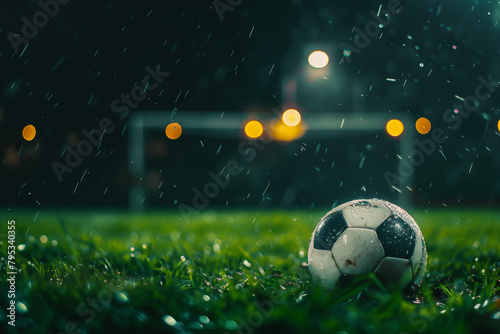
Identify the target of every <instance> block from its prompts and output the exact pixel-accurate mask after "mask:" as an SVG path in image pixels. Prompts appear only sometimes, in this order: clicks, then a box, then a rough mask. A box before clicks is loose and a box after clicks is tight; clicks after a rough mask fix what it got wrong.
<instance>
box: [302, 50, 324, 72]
mask: <svg viewBox="0 0 500 334" xmlns="http://www.w3.org/2000/svg"><path fill="white" fill-rule="evenodd" d="M307 60H308V61H309V65H311V66H312V67H314V68H323V67H325V66H326V65H328V61H329V59H328V55H327V54H326V53H325V52H323V51H314V52H312V53H311V54H310V55H309V58H307Z"/></svg>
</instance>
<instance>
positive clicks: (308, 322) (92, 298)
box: [0, 208, 500, 334]
mask: <svg viewBox="0 0 500 334" xmlns="http://www.w3.org/2000/svg"><path fill="white" fill-rule="evenodd" d="M325 212H326V210H315V211H286V212H285V211H260V212H259V211H251V210H250V211H249V210H247V211H215V212H208V211H207V212H205V213H204V214H203V215H200V216H198V218H197V219H193V220H192V222H191V223H189V224H186V223H183V222H182V221H181V220H180V216H179V215H178V214H177V213H163V212H154V213H149V214H147V215H135V214H129V213H120V212H94V211H92V210H88V211H82V212H75V211H67V212H60V213H54V212H43V211H42V212H40V213H39V214H38V213H37V212H36V211H34V212H25V213H23V214H19V213H12V214H9V213H8V212H6V211H4V212H3V213H2V214H1V215H0V218H1V222H2V224H1V225H0V227H1V230H0V240H1V241H0V244H2V246H1V249H2V254H1V256H2V257H4V258H5V256H6V249H7V245H8V244H7V221H8V220H10V219H15V220H16V231H17V236H16V245H17V246H16V247H17V248H16V259H15V261H16V264H17V267H18V268H20V273H19V274H18V275H17V280H16V301H17V312H16V327H15V328H14V327H12V326H9V325H8V324H7V321H9V319H7V318H6V317H5V315H6V308H7V306H8V302H9V299H8V298H7V293H8V288H9V285H8V284H7V281H6V278H7V276H8V275H7V274H6V272H7V264H6V263H3V264H2V271H1V276H2V278H1V283H0V294H1V295H0V306H1V309H0V325H1V330H0V332H1V333H11V332H26V333H53V334H56V333H82V334H83V333H139V332H151V333H153V332H172V333H182V332H191V333H196V332H207V333H225V332H227V333H450V334H451V333H473V332H474V333H500V211H492V210H489V211H487V210H470V209H469V210H467V209H456V208H443V209H430V210H429V212H425V211H424V210H423V209H416V210H414V211H412V212H411V213H412V214H413V216H414V218H415V219H416V221H417V222H418V223H419V225H420V226H421V229H422V231H423V234H424V237H425V241H426V244H427V250H428V254H429V256H428V262H427V274H426V275H425V277H424V280H423V283H422V286H421V289H420V292H419V295H418V296H417V298H413V299H410V300H407V299H406V298H404V296H402V295H401V294H400V293H394V292H393V293H387V292H385V291H384V290H381V289H380V288H377V282H376V281H375V279H374V278H373V277H370V276H368V277H363V278H361V279H359V280H358V281H353V282H351V283H349V284H347V285H346V286H343V287H342V288H341V289H338V290H336V291H334V292H332V293H325V291H323V290H321V289H320V288H317V287H315V286H314V285H313V284H312V283H311V282H310V278H309V275H308V272H307V269H305V268H304V267H303V265H304V264H305V263H306V262H307V247H308V243H309V238H310V235H311V232H312V230H313V229H314V227H315V225H316V223H317V222H318V221H319V219H320V218H321V217H322V216H323V215H324V213H325ZM35 218H36V219H35ZM34 219H35V221H34ZM367 287H369V288H367Z"/></svg>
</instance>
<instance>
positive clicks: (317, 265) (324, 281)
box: [307, 247, 342, 289]
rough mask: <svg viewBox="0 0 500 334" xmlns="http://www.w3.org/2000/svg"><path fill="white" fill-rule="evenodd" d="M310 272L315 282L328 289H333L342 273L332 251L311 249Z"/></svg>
mask: <svg viewBox="0 0 500 334" xmlns="http://www.w3.org/2000/svg"><path fill="white" fill-rule="evenodd" d="M307 257H308V258H309V271H310V272H311V277H312V280H313V282H315V283H316V284H318V285H319V286H322V287H324V288H327V289H333V287H334V286H335V283H337V281H338V280H339V278H340V276H341V275H342V273H341V272H340V269H339V267H338V266H337V263H335V260H334V259H333V256H332V252H331V251H330V250H327V251H326V250H321V249H314V248H313V247H309V253H308V254H307Z"/></svg>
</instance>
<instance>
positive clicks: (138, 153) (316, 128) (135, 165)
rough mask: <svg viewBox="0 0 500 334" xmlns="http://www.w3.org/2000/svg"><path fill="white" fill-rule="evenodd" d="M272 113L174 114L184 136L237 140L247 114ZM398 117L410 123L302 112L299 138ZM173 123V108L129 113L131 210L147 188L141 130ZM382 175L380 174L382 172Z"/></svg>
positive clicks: (404, 148)
mask: <svg viewBox="0 0 500 334" xmlns="http://www.w3.org/2000/svg"><path fill="white" fill-rule="evenodd" d="M275 114H277V112H276V111H275V112H274V113H259V114H255V113H253V114H250V113H247V112H241V111H234V112H227V111H226V112H213V111H211V112H205V111H182V112H177V113H176V114H175V122H177V123H179V124H180V125H181V126H182V131H183V135H196V136H206V137H212V138H220V139H231V138H232V139H238V138H240V137H241V133H242V129H243V128H244V126H245V123H246V122H247V121H248V120H249V117H250V116H254V117H255V118H256V119H257V120H259V121H260V122H261V123H265V122H266V121H270V120H271V119H275V118H277V117H278V116H280V115H275ZM392 118H397V119H399V120H400V121H402V122H403V124H412V122H411V120H410V119H409V117H408V115H407V114H402V113H391V114H388V113H380V112H371V113H361V112H352V113H333V112H328V113H327V112H322V113H304V114H303V115H302V122H304V123H305V124H307V131H306V133H305V134H304V136H303V137H301V139H308V140H311V139H312V140H314V139H318V140H320V139H331V138H338V137H344V136H349V135H352V134H355V133H385V126H386V123H387V121H389V119H392ZM171 122H172V111H137V112H135V113H133V114H132V115H131V117H130V118H129V123H128V128H129V131H128V152H129V157H128V167H129V175H130V177H131V179H132V184H131V185H130V187H129V194H128V202H129V208H130V209H131V210H139V211H140V210H143V209H144V201H145V199H146V191H145V189H144V186H143V185H141V182H138V181H139V180H141V179H143V178H144V176H145V171H146V170H145V155H144V151H145V147H144V133H145V131H146V130H148V129H161V130H162V131H164V129H165V127H166V126H167V125H168V124H169V123H171ZM415 131H416V130H415V128H414V127H412V126H408V127H406V128H405V131H404V133H403V134H402V135H401V140H400V143H399V158H400V159H402V158H404V157H408V156H410V155H411V152H412V150H413V141H414V138H415ZM381 177H383V175H381ZM412 186H413V175H410V176H409V177H407V178H405V181H404V183H403V184H402V186H401V187H400V188H394V187H393V188H394V191H398V192H399V195H398V196H399V200H398V201H399V203H398V205H400V206H401V207H404V208H410V207H411V205H412V200H411V189H412Z"/></svg>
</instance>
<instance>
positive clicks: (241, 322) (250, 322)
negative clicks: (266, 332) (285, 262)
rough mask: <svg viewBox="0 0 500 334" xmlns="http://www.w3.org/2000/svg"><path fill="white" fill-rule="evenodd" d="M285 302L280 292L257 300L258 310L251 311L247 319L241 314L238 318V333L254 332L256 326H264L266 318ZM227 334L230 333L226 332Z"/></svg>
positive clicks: (249, 333)
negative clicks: (260, 300) (266, 298)
mask: <svg viewBox="0 0 500 334" xmlns="http://www.w3.org/2000/svg"><path fill="white" fill-rule="evenodd" d="M284 302H285V298H284V296H283V295H281V296H279V291H278V292H273V293H271V296H270V298H269V300H263V301H262V302H260V303H259V302H257V301H255V306H256V308H257V309H256V310H254V311H252V312H250V313H249V314H248V316H247V318H246V319H243V318H242V317H241V316H239V317H238V318H237V319H236V324H237V326H238V327H237V328H236V333H237V334H252V333H253V332H254V331H255V329H256V328H258V327H260V326H262V324H263V323H264V319H265V318H269V317H270V316H271V315H272V314H273V312H274V309H275V308H276V306H279V305H281V304H283V303H284ZM225 334H229V333H228V332H225Z"/></svg>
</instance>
